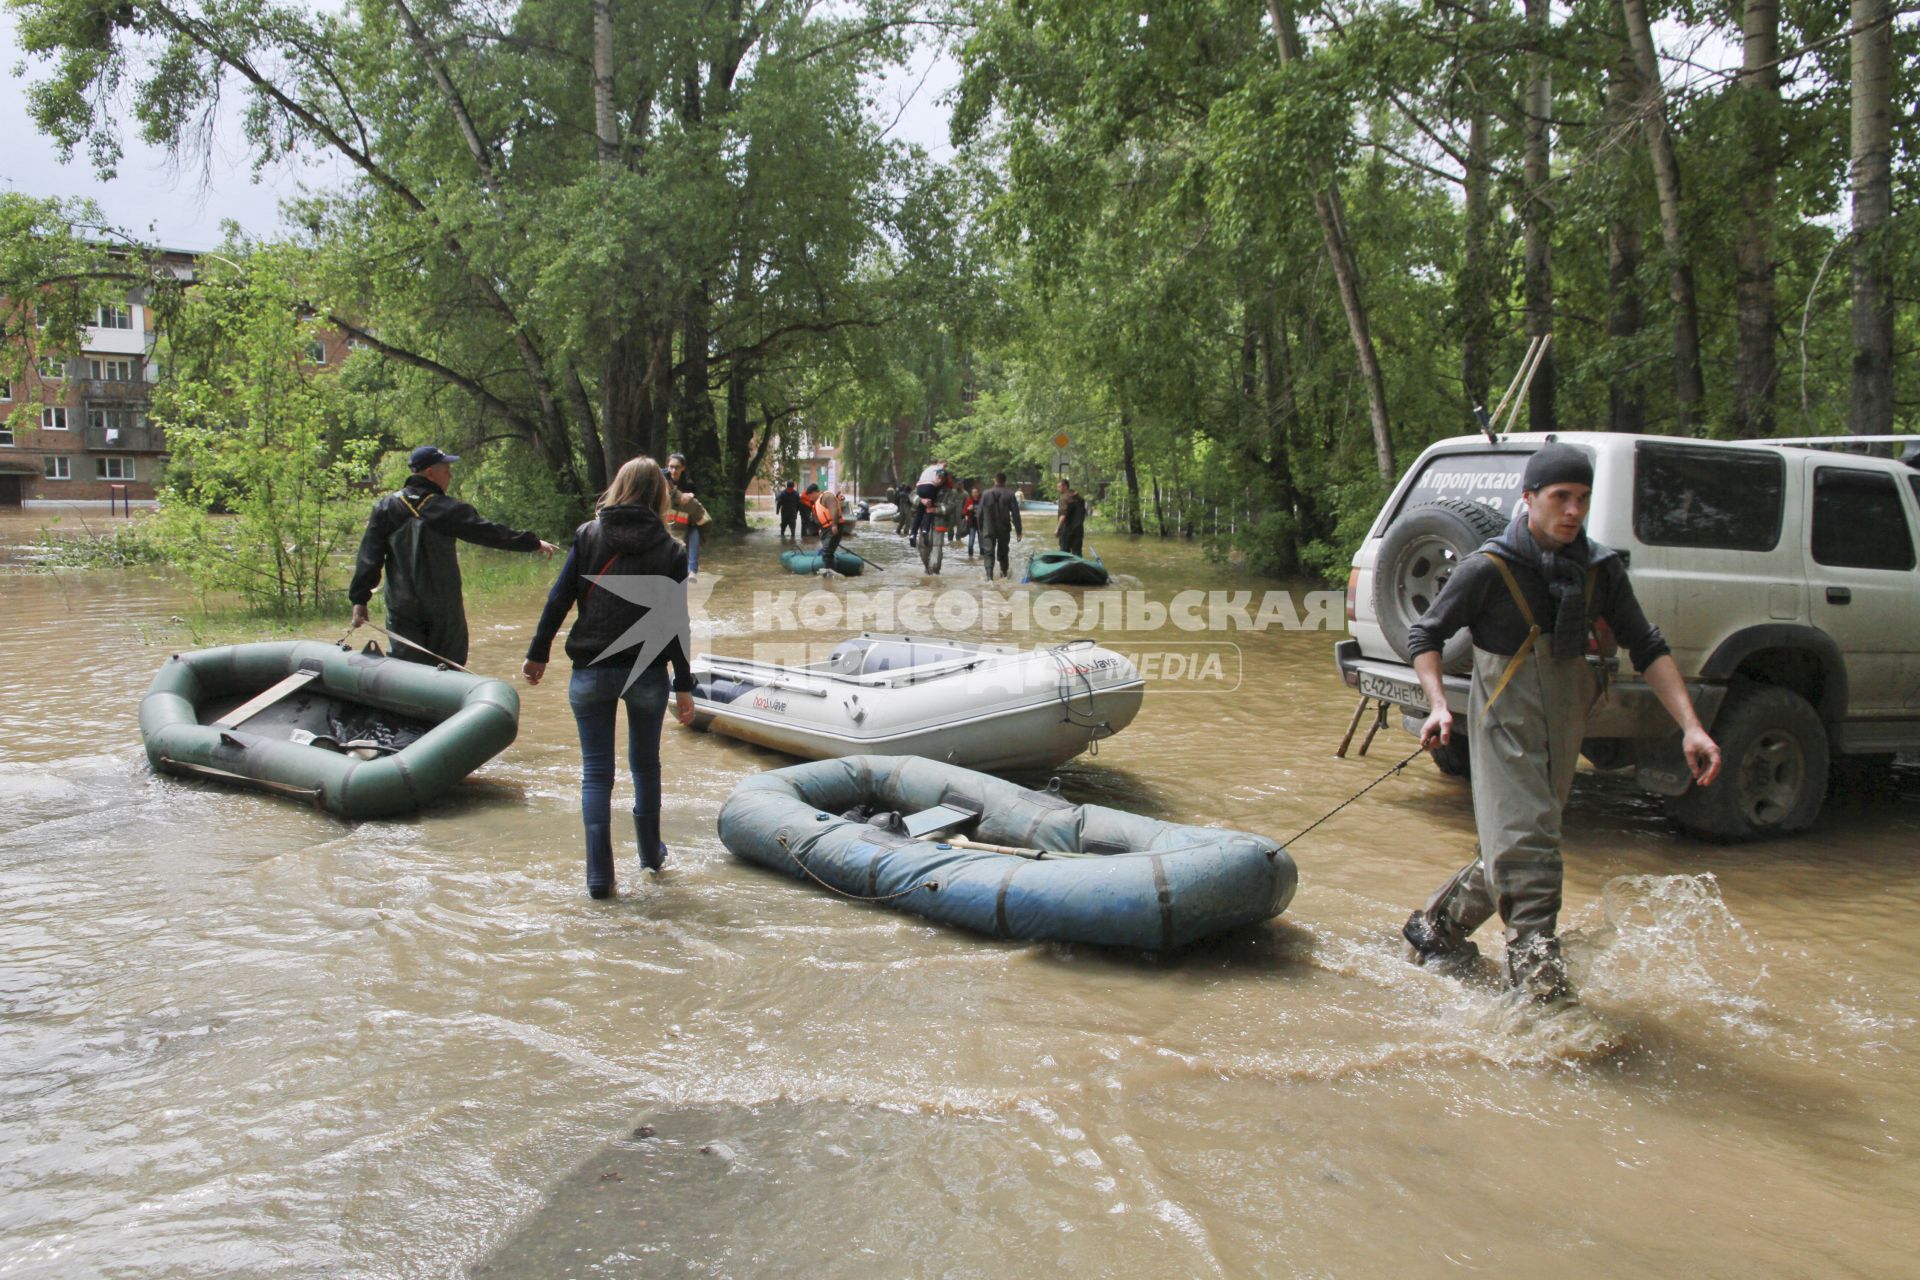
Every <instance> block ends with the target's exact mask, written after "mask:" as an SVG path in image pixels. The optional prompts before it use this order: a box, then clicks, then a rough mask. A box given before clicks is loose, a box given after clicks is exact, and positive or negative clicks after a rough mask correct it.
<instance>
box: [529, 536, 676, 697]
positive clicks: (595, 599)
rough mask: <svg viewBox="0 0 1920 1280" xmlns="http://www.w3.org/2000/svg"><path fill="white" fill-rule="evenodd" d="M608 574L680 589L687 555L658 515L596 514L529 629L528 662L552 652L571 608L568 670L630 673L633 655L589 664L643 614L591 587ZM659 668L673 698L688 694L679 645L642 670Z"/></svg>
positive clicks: (637, 652)
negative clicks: (576, 610)
mask: <svg viewBox="0 0 1920 1280" xmlns="http://www.w3.org/2000/svg"><path fill="white" fill-rule="evenodd" d="M609 573H612V574H622V575H631V576H635V577H664V578H669V579H671V580H672V581H674V582H679V583H684V582H686V580H687V548H686V547H685V546H684V545H683V544H682V543H681V542H680V540H679V539H677V538H675V537H674V536H673V535H672V534H670V533H668V532H667V527H666V525H665V524H663V523H661V520H660V516H659V513H658V512H655V511H653V510H651V509H649V508H647V507H639V506H624V507H606V508H603V509H602V510H601V512H600V516H599V518H598V519H596V520H589V521H588V522H587V523H585V524H583V525H581V526H580V528H579V529H578V530H576V531H575V532H574V536H573V549H572V550H571V551H569V552H568V553H567V562H566V564H565V565H563V566H561V569H560V576H559V577H558V578H557V579H555V580H554V584H553V590H552V591H550V592H548V593H547V607H546V608H545V609H544V610H542V611H541V614H540V625H539V626H538V627H537V628H535V630H534V633H533V640H532V642H531V643H530V644H528V645H527V659H528V661H530V662H546V661H548V660H549V657H550V655H551V654H552V652H553V637H554V636H555V635H556V634H558V633H559V630H560V624H561V622H563V621H564V620H565V619H566V616H567V611H568V610H569V609H571V608H573V607H574V605H575V604H576V603H578V604H579V606H580V616H579V617H578V618H576V619H574V623H573V627H572V629H571V630H569V631H568V632H567V646H566V651H567V657H569V658H571V659H572V660H573V664H574V665H575V666H580V667H584V666H587V665H589V664H592V665H595V666H603V667H612V668H615V669H616V670H617V669H622V668H631V667H632V666H633V664H634V660H635V659H636V658H638V657H639V655H640V650H639V649H638V648H637V647H636V648H631V649H627V650H625V651H623V652H621V653H611V654H607V659H606V661H605V662H599V663H595V662H594V659H596V658H598V657H599V656H600V655H601V654H602V653H606V651H607V649H608V647H609V646H611V645H613V644H614V643H616V642H617V641H619V640H620V639H621V637H622V636H624V635H626V633H627V629H628V628H629V627H631V626H633V624H634V623H636V622H638V621H640V619H642V618H644V617H645V616H646V614H647V611H646V610H645V609H644V608H643V607H641V606H640V605H638V604H635V603H633V602H632V601H630V600H625V599H622V598H621V597H620V596H618V595H616V594H615V593H614V592H612V591H610V590H608V589H606V588H605V587H604V586H602V585H600V584H598V583H595V582H594V581H593V579H594V578H597V577H599V576H600V575H602V574H609ZM683 589H684V588H683ZM660 666H670V667H671V668H672V669H673V687H674V690H675V691H676V692H678V691H682V690H689V691H690V690H691V689H692V688H693V676H692V674H691V673H690V672H689V671H688V669H687V653H686V650H685V649H684V648H683V647H682V646H681V644H680V641H679V639H678V637H676V638H675V639H673V640H672V641H670V642H669V643H668V644H667V646H666V650H665V651H664V652H663V653H661V654H660V655H659V656H658V657H656V658H654V659H653V660H652V661H651V662H649V663H648V664H647V667H648V669H649V670H652V669H654V668H656V667H660Z"/></svg>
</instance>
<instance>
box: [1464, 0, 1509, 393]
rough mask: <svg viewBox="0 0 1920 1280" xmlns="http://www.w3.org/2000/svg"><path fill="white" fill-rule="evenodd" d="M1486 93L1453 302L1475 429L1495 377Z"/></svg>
mask: <svg viewBox="0 0 1920 1280" xmlns="http://www.w3.org/2000/svg"><path fill="white" fill-rule="evenodd" d="M1486 21H1487V6H1486V5H1485V4H1484V3H1479V4H1475V5H1474V6H1473V17H1472V19H1471V23H1472V24H1473V25H1475V26H1478V25H1480V24H1483V23H1485V22H1486ZM1486 101H1487V100H1486V97H1485V95H1484V94H1480V93H1476V94H1474V97H1473V108H1472V113H1471V114H1470V115H1469V116H1468V118H1467V163H1466V166H1465V169H1466V172H1465V174H1464V176H1463V183H1464V186H1465V206H1466V208H1465V214H1466V219H1465V235H1464V237H1463V241H1462V245H1461V255H1460V279H1459V282H1458V285H1457V286H1456V288H1455V291H1454V305H1455V306H1456V307H1457V308H1458V309H1459V312H1460V385H1461V389H1462V391H1463V392H1464V393H1465V396H1466V404H1465V405H1464V406H1463V407H1464V408H1465V409H1466V413H1467V429H1468V430H1469V431H1477V430H1479V425H1480V424H1479V419H1478V418H1476V417H1475V416H1474V410H1475V409H1484V408H1486V407H1487V388H1488V387H1489V386H1491V385H1492V382H1493V346H1494V328H1493V300H1494V298H1495V296H1496V295H1497V294H1498V292H1499V289H1498V287H1497V281H1496V279H1495V275H1496V271H1495V265H1494V263H1495V260H1494V253H1493V165H1492V164H1491V162H1490V161H1489V158H1488V155H1487V150H1488V143H1487V133H1488V130H1489V128H1490V127H1491V123H1492V122H1491V112H1489V111H1488V109H1487V106H1486Z"/></svg>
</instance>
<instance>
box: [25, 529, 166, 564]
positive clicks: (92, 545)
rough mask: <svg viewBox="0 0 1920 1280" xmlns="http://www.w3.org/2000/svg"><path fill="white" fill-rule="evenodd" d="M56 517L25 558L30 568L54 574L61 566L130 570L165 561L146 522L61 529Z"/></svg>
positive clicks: (164, 554)
mask: <svg viewBox="0 0 1920 1280" xmlns="http://www.w3.org/2000/svg"><path fill="white" fill-rule="evenodd" d="M61 519H62V517H58V516H56V517H55V518H54V519H53V520H52V521H50V522H49V523H48V524H47V525H45V526H44V527H42V528H41V530H40V537H39V539H38V540H37V541H36V542H34V543H33V545H32V547H31V549H29V550H28V551H27V553H26V554H25V555H24V556H23V557H22V561H23V563H25V564H26V565H27V566H28V567H29V568H32V569H38V570H40V571H42V572H47V573H51V572H53V571H55V570H58V569H130V568H133V567H134V566H136V565H143V564H163V563H165V562H166V558H167V557H166V553H165V551H164V550H163V549H162V548H161V547H160V546H159V545H158V543H157V541H156V539H154V538H153V537H152V535H151V534H149V533H148V532H147V530H146V527H145V524H144V522H129V523H127V524H115V525H110V526H108V527H107V528H106V529H104V530H100V531H96V530H95V529H93V528H92V527H90V526H87V525H85V524H84V523H83V524H82V525H81V526H80V528H78V529H75V528H73V527H72V526H68V527H67V528H65V529H61V528H59V527H58V526H59V525H60V521H61Z"/></svg>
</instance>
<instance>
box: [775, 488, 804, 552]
mask: <svg viewBox="0 0 1920 1280" xmlns="http://www.w3.org/2000/svg"><path fill="white" fill-rule="evenodd" d="M773 509H774V511H775V512H776V513H777V514H778V515H779V517H780V540H781V541H782V542H785V541H786V540H787V539H788V538H791V537H793V536H794V532H795V530H796V529H797V527H798V526H799V524H800V494H799V492H798V491H797V490H795V489H794V487H793V481H791V480H789V481H787V487H786V488H784V489H782V490H781V491H780V495H779V496H778V497H776V498H775V499H774V500H773Z"/></svg>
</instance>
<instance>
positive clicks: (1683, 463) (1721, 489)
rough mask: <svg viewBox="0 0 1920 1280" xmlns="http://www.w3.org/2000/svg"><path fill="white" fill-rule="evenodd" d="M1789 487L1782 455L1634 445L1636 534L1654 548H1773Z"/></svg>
mask: <svg viewBox="0 0 1920 1280" xmlns="http://www.w3.org/2000/svg"><path fill="white" fill-rule="evenodd" d="M1786 490H1787V468H1786V462H1785V461H1784V460H1783V459H1782V458H1781V456H1780V455H1779V454H1778V453H1775V452H1771V451H1769V452H1764V453H1763V452H1761V451H1759V450H1757V449H1755V450H1749V449H1702V448H1700V447H1698V446H1689V445H1683V444H1661V443H1656V442H1642V443H1640V444H1637V445H1635V446H1634V450H1633V536H1634V537H1636V538H1638V539H1639V540H1640V541H1641V542H1644V543H1646V544H1647V545H1648V546H1650V547H1702V548H1710V549H1714V550H1719V551H1771V550H1773V549H1774V547H1775V546H1777V545H1778V544H1779V542H1780V525H1781V520H1782V517H1783V514H1784V512H1785V509H1786Z"/></svg>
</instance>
